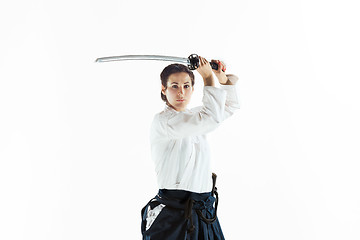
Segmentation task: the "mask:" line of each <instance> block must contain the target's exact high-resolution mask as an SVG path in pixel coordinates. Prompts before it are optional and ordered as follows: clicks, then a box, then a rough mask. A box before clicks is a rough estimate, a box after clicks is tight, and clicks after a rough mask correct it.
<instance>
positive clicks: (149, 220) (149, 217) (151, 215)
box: [146, 204, 165, 231]
mask: <svg viewBox="0 0 360 240" xmlns="http://www.w3.org/2000/svg"><path fill="white" fill-rule="evenodd" d="M164 207H165V205H164V204H160V205H158V206H156V207H154V209H149V210H148V212H147V214H146V231H147V230H148V229H149V228H150V227H151V225H152V224H153V222H154V221H155V219H156V218H157V216H159V214H160V212H161V210H162V209H163V208H164Z"/></svg>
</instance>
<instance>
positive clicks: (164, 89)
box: [161, 85, 166, 95]
mask: <svg viewBox="0 0 360 240" xmlns="http://www.w3.org/2000/svg"><path fill="white" fill-rule="evenodd" d="M165 91H166V88H165V87H164V86H163V85H161V92H162V94H164V95H166V94H165Z"/></svg>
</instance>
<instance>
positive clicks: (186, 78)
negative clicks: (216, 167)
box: [141, 57, 239, 240]
mask: <svg viewBox="0 0 360 240" xmlns="http://www.w3.org/2000/svg"><path fill="white" fill-rule="evenodd" d="M212 61H213V62H215V63H217V64H218V66H219V67H218V70H213V69H212V68H211V66H210V63H209V62H208V61H207V60H206V59H205V58H202V57H199V67H198V68H197V71H198V73H199V74H200V75H201V76H202V78H203V81H204V89H203V99H202V102H203V105H202V106H200V107H197V108H193V109H191V110H189V109H187V105H188V104H189V102H190V100H191V96H192V94H193V92H194V81H195V79H194V74H193V72H192V71H191V70H189V69H188V67H187V66H185V65H182V64H171V65H169V66H167V67H165V68H164V70H163V71H162V73H161V74H160V78H161V84H162V90H161V98H162V100H163V101H164V102H165V103H166V105H165V108H164V110H163V111H162V112H160V113H158V114H156V115H155V117H154V119H153V123H152V126H151V132H150V143H151V154H152V159H153V161H154V163H155V171H156V174H157V181H158V187H159V192H158V194H157V195H156V196H155V198H153V199H151V200H150V201H149V203H148V204H147V205H146V206H145V207H144V208H143V209H142V211H141V216H142V224H141V231H142V235H143V240H185V239H192V240H217V239H224V236H223V233H222V230H221V227H220V224H219V220H218V218H217V216H216V208H217V203H218V202H217V199H218V197H217V189H216V187H215V179H216V175H215V174H213V173H212V170H211V167H210V152H209V145H208V143H207V140H206V134H207V133H209V132H211V131H213V130H214V129H216V128H217V127H218V126H219V125H220V124H221V123H222V122H223V121H224V120H225V119H226V118H228V117H230V116H231V115H233V113H234V111H235V110H237V109H239V102H238V97H237V92H236V87H235V83H236V81H237V79H238V78H237V77H236V76H235V75H229V74H228V75H227V74H225V65H224V64H223V63H222V62H221V61H218V60H212ZM214 75H215V76H216V78H217V80H218V81H219V83H220V88H218V87H216V86H215V78H214ZM219 160H222V161H223V159H218V161H219ZM214 205H215V207H214Z"/></svg>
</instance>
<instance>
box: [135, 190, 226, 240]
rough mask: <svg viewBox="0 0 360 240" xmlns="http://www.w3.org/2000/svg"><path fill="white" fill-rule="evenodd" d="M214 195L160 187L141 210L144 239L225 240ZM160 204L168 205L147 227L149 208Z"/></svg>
mask: <svg viewBox="0 0 360 240" xmlns="http://www.w3.org/2000/svg"><path fill="white" fill-rule="evenodd" d="M215 194H216V198H215V197H214V196H212V194H211V193H210V192H209V193H194V192H189V191H184V190H167V189H160V190H159V193H158V195H156V197H155V198H153V199H151V200H150V202H149V203H148V204H147V205H146V206H145V207H144V208H143V209H142V211H141V216H142V224H141V232H142V235H143V240H223V239H224V235H223V233H222V230H221V227H220V223H219V220H218V218H217V216H216V208H217V199H218V198H217V193H216V192H215ZM214 203H215V207H214ZM160 204H164V205H165V206H164V207H163V208H162V210H161V211H160V213H159V214H158V215H157V217H156V218H155V220H154V222H153V223H152V224H151V226H150V228H148V229H147V230H146V217H147V213H148V211H149V210H150V209H154V208H155V207H157V206H159V205H160Z"/></svg>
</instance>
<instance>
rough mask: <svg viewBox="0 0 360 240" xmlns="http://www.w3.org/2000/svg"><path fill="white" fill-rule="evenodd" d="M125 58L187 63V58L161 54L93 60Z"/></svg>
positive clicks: (104, 60) (108, 59)
mask: <svg viewBox="0 0 360 240" xmlns="http://www.w3.org/2000/svg"><path fill="white" fill-rule="evenodd" d="M127 60H157V61H170V62H178V63H186V64H189V63H190V61H189V59H188V58H181V57H172V56H162V55H123V56H113V57H101V58H97V59H96V61H95V62H113V61H127Z"/></svg>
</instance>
